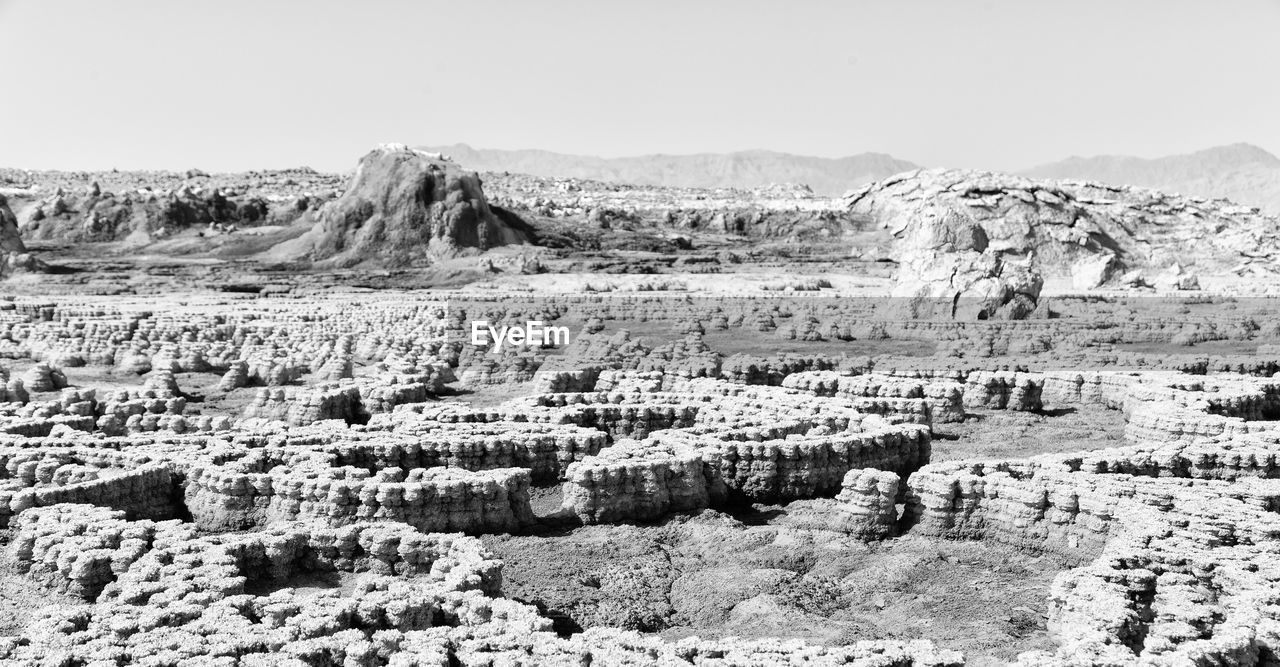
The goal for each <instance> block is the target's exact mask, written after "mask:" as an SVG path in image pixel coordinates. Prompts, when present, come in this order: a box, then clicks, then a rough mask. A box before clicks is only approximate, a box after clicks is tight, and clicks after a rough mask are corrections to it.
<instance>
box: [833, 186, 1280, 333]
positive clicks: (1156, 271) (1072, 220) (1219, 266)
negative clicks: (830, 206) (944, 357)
mask: <svg viewBox="0 0 1280 667" xmlns="http://www.w3.org/2000/svg"><path fill="white" fill-rule="evenodd" d="M845 203H846V205H847V207H848V209H849V211H850V212H851V213H852V214H853V215H855V216H857V217H859V218H861V219H862V220H864V221H865V222H866V223H868V224H872V225H875V226H878V227H880V228H882V229H884V230H885V231H886V232H888V233H889V234H890V235H891V236H892V237H893V242H892V250H893V254H894V257H895V259H897V261H898V262H899V265H900V266H899V274H898V285H899V294H901V295H903V296H930V297H951V296H953V295H955V296H960V295H966V296H978V297H981V298H983V299H988V298H992V299H995V301H996V302H997V305H998V306H1002V305H1004V304H1005V303H1008V302H1009V300H1010V299H1012V298H1014V297H1015V296H1016V295H1018V294H1024V295H1027V296H1028V297H1030V299H1031V300H1032V301H1034V298H1035V296H1036V295H1037V294H1038V293H1039V286H1040V283H1041V279H1042V278H1044V277H1067V278H1070V279H1071V280H1072V281H1073V283H1074V284H1075V286H1076V287H1077V288H1080V289H1091V288H1094V287H1098V286H1100V285H1103V284H1107V283H1112V284H1114V283H1116V282H1117V281H1120V282H1124V283H1126V284H1128V285H1130V286H1134V285H1140V284H1144V283H1146V282H1148V281H1152V282H1154V281H1156V280H1163V281H1168V282H1169V286H1171V287H1175V288H1177V287H1190V286H1191V285H1192V284H1193V283H1194V272H1196V271H1203V272H1206V273H1213V274H1218V275H1221V274H1226V273H1232V272H1233V273H1236V274H1238V275H1241V276H1250V275H1264V276H1268V277H1274V276H1275V275H1276V274H1277V273H1280V265H1277V260H1280V240H1278V239H1277V237H1276V232H1277V230H1278V229H1280V221H1277V220H1276V219H1275V218H1273V217H1269V216H1266V215H1262V214H1260V213H1259V212H1258V211H1257V209H1254V208H1250V207H1245V206H1239V205H1235V204H1232V203H1231V202H1229V201H1226V200H1209V199H1205V198H1203V197H1183V196H1179V195H1171V194H1165V193H1161V192H1158V191H1155V190H1147V189H1143V188H1133V187H1122V186H1111V185H1104V184H1101V183H1091V182H1084V181H1070V180H1059V181H1054V180H1033V179H1029V178H1026V177H1022V176H1014V175H1009V174H997V173H990V172H976V171H960V170H920V171H913V172H908V173H904V174H899V175H897V176H894V177H892V178H889V179H886V180H884V181H880V182H879V183H875V184H872V185H868V186H866V187H864V188H862V189H860V190H859V191H857V192H855V193H851V194H850V195H849V196H848V197H846V199H845ZM1157 276H1158V277H1157ZM983 309H986V306H983ZM987 314H988V315H990V314H992V313H990V312H988V313H987Z"/></svg>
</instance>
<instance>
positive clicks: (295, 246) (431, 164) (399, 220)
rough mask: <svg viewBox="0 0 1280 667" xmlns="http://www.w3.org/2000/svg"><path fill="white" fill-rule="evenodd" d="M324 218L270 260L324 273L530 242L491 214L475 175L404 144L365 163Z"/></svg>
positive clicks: (389, 147)
mask: <svg viewBox="0 0 1280 667" xmlns="http://www.w3.org/2000/svg"><path fill="white" fill-rule="evenodd" d="M316 217H317V218H318V219H317V221H316V224H315V226H314V227H313V228H312V229H311V230H310V231H309V232H307V233H306V234H304V235H303V236H301V237H299V238H297V239H294V240H292V241H288V242H285V243H282V244H280V245H278V246H276V247H275V248H273V249H272V250H271V251H269V253H268V254H269V255H270V256H272V257H273V258H274V259H291V260H310V261H313V262H315V263H317V265H319V266H321V267H349V266H355V265H362V266H386V267H391V266H395V267H403V266H415V265H418V266H421V265H427V264H431V263H434V261H435V260H438V259H442V258H447V257H454V256H457V255H459V254H462V253H464V252H467V251H473V250H480V251H483V250H487V249H489V248H493V247H495V246H500V245H507V244H517V243H525V242H527V241H528V240H529V238H528V236H527V235H526V233H525V232H523V231H521V230H518V229H516V228H514V227H512V226H510V225H509V224H507V223H506V222H505V221H504V220H503V219H500V218H499V217H498V216H497V215H495V214H494V212H493V211H492V210H491V209H490V208H489V204H488V202H487V201H486V200H485V196H484V192H483V191H482V190H481V188H480V178H479V177H478V176H476V174H475V173H474V172H469V171H464V170H463V169H462V168H460V167H459V166H458V165H457V164H455V163H453V162H451V161H449V160H447V159H444V157H443V156H441V155H439V154H438V153H427V152H424V151H418V150H414V149H412V148H409V147H407V146H403V145H399V144H387V145H383V146H380V147H378V148H376V149H374V150H373V151H371V152H369V153H368V154H367V155H365V156H364V157H363V158H361V159H360V164H359V166H358V167H357V168H356V172H355V175H354V176H353V177H352V179H351V183H350V185H349V186H348V188H347V191H346V192H345V193H344V194H343V195H342V196H341V197H339V198H338V199H337V200H335V201H333V202H331V203H329V204H327V205H325V206H324V207H323V208H321V209H320V211H319V212H318V213H317V214H316Z"/></svg>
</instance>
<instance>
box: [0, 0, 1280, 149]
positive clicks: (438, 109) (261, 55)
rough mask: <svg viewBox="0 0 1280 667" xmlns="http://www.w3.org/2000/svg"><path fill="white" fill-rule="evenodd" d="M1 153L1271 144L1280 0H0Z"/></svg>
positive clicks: (1278, 144) (1279, 120) (1279, 114)
mask: <svg viewBox="0 0 1280 667" xmlns="http://www.w3.org/2000/svg"><path fill="white" fill-rule="evenodd" d="M0 82H2V84H3V86H4V93H3V96H0V127H3V135H2V136H3V143H0V165H3V166H14V167H25V168H63V169H75V168H84V169H89V168H111V167H118V168H121V169H130V168H172V169H185V168H188V167H200V168H203V169H206V170H241V169H252V168H267V167H287V166H297V165H310V166H313V167H315V168H317V169H327V170H341V169H348V168H350V167H352V166H353V165H354V163H355V161H356V160H357V159H358V158H359V156H360V155H362V154H363V153H364V152H365V151H366V150H367V149H369V148H370V147H371V146H373V145H374V144H376V143H379V142H384V141H399V142H404V143H410V144H444V143H454V142H466V143H469V144H471V145H473V146H478V147H485V148H545V149H549V150H556V151H562V152H571V153H586V154H593V155H604V156H617V155H633V154H643V153H695V152H721V151H732V150H742V149H750V148H766V149H773V150H779V151H787V152H794V153H804V154H811V155H823V156H830V157H835V156H840V155H847V154H853V153H860V152H864V151H880V152H887V153H891V154H893V155H895V156H897V157H901V158H904V159H908V160H913V161H916V162H919V163H923V164H927V165H931V166H954V167H985V168H994V169H1017V168H1023V167H1029V166H1032V165H1035V164H1039V163H1043V162H1048V161H1053V160H1057V159H1060V158H1063V157H1067V156H1069V155H1073V154H1077V155H1094V154H1100V153H1121V154H1132V155H1140V156H1144V157H1155V156H1159V155H1165V154H1171V153H1181V152H1189V151H1193V150H1198V149H1201V148H1207V147H1209V146H1214V145H1220V144H1225V143H1233V142H1237V141H1248V142H1251V143H1255V144H1257V145H1259V146H1262V147H1263V148H1265V149H1267V150H1269V151H1271V152H1273V153H1280V0H1234V1H1233V2H1210V1H1207V0H1204V1H1191V0H1125V1H1123V2H1117V1H1115V0H1073V1H1071V2H1056V1H1055V2H1049V1H1041V0H991V1H989V2H979V1H969V0H964V1H960V0H937V1H922V0H910V1H899V2H890V1H888V0H883V1H881V0H877V1H874V2H872V1H866V2H854V1H849V0H830V1H819V0H810V1H805V0H798V1H797V0H793V1H788V2H782V1H776V2H753V1H749V0H723V1H721V0H715V1H702V0H690V1H684V2H677V1H674V0H671V1H667V0H651V1H647V2H626V3H623V2H611V1H605V0H583V1H573V2H571V1H557V0H529V1H515V0H511V1H506V2H493V1H489V2H486V1H479V2H476V1H467V2H462V1H459V0H452V1H450V2H432V1H419V0H403V1H393V0H384V1H376V0H374V1H366V2H337V1H330V0H308V1H306V2H303V1H301V0H299V1H296V2H284V1H283V0H277V1H271V0H182V1H168V0H112V1H111V2H105V1H102V0H0Z"/></svg>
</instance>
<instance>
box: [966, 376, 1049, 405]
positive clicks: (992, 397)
mask: <svg viewBox="0 0 1280 667" xmlns="http://www.w3.org/2000/svg"><path fill="white" fill-rule="evenodd" d="M1043 390H1044V376H1043V375H1041V374H1039V373H1008V372H997V373H993V372H988V371H974V372H972V373H970V374H969V376H968V377H967V378H966V379H965V384H964V404H965V406H967V407H977V408H988V409H992V410H1015V411H1023V412H1026V411H1031V410H1039V409H1040V408H1041V407H1042V405H1041V394H1042V392H1043Z"/></svg>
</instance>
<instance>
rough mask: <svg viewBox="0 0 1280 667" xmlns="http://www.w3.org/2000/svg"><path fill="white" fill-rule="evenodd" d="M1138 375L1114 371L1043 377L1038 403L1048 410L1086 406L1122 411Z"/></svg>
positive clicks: (1074, 372)
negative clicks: (1056, 407)
mask: <svg viewBox="0 0 1280 667" xmlns="http://www.w3.org/2000/svg"><path fill="white" fill-rule="evenodd" d="M1137 381H1138V375H1136V374H1133V373H1121V372H1115V371H1085V372H1076V371H1051V372H1047V373H1045V374H1044V390H1043V392H1042V393H1041V401H1042V402H1043V403H1044V404H1045V405H1050V406H1067V405H1087V406H1100V407H1104V408H1107V409H1110V410H1119V409H1121V408H1123V407H1124V402H1125V397H1126V396H1127V394H1128V391H1129V387H1130V385H1132V384H1135V383H1136V382H1137Z"/></svg>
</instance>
